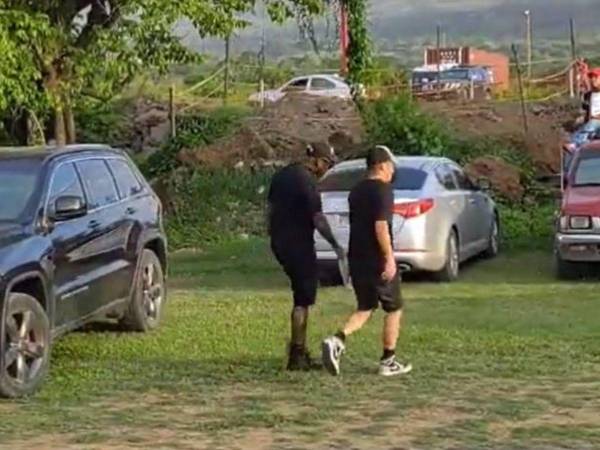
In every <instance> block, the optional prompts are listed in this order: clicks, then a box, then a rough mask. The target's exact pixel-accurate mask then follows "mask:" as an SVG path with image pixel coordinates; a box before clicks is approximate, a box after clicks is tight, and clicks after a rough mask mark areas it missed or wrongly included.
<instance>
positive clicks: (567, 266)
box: [554, 253, 580, 281]
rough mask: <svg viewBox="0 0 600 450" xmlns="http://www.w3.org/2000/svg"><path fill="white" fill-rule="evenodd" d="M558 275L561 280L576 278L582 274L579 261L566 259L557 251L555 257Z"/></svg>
mask: <svg viewBox="0 0 600 450" xmlns="http://www.w3.org/2000/svg"><path fill="white" fill-rule="evenodd" d="M554 260H555V262H554V263H555V270H556V276H557V278H558V279H559V280H565V281H568V280H574V279H576V278H578V277H579V276H580V272H579V270H578V266H577V263H573V262H570V261H565V260H564V259H562V258H561V257H560V255H559V254H558V253H557V254H556V256H555V257H554Z"/></svg>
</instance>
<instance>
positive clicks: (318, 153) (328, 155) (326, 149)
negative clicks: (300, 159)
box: [306, 142, 337, 162]
mask: <svg viewBox="0 0 600 450" xmlns="http://www.w3.org/2000/svg"><path fill="white" fill-rule="evenodd" d="M306 155H307V156H308V157H310V158H321V159H327V160H329V161H332V162H335V161H336V159H337V158H336V156H335V150H334V149H333V147H332V146H331V145H329V144H328V143H326V142H313V143H312V144H309V145H308V146H307V147H306Z"/></svg>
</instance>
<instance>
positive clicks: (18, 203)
mask: <svg viewBox="0 0 600 450" xmlns="http://www.w3.org/2000/svg"><path fill="white" fill-rule="evenodd" d="M40 165H41V163H40V162H39V161H35V160H29V159H9V160H0V199H2V200H0V222H13V221H17V220H18V219H19V218H20V217H21V215H22V214H23V213H24V212H25V210H26V209H27V206H28V205H29V202H30V201H31V199H32V197H33V194H34V192H35V187H36V184H37V181H38V177H39V174H40Z"/></svg>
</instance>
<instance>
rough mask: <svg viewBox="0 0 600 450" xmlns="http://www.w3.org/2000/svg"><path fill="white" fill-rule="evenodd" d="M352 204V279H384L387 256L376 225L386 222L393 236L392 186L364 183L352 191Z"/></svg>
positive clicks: (364, 181)
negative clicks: (368, 277) (380, 243)
mask: <svg viewBox="0 0 600 450" xmlns="http://www.w3.org/2000/svg"><path fill="white" fill-rule="evenodd" d="M349 203H350V249H349V252H348V256H349V258H350V266H351V270H352V276H353V277H357V276H361V275H365V276H380V275H381V273H382V272H383V269H384V266H385V260H384V254H383V252H382V251H381V247H380V245H379V242H378V240H377V235H376V234H375V222H379V221H382V220H385V221H387V222H388V224H389V227H390V236H391V235H392V233H391V229H392V220H393V212H392V209H393V206H394V191H393V190H392V185H391V184H386V183H384V182H382V181H379V180H363V181H362V182H360V183H359V184H358V185H357V186H356V187H355V188H354V189H352V192H351V193H350V198H349Z"/></svg>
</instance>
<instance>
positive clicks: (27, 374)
mask: <svg viewBox="0 0 600 450" xmlns="http://www.w3.org/2000/svg"><path fill="white" fill-rule="evenodd" d="M3 342H4V345H3V346H2V349H1V350H2V353H1V354H0V358H2V364H1V365H0V366H1V367H2V373H0V396H2V397H8V398H17V397H22V396H25V395H29V394H31V393H33V392H34V391H35V390H36V389H37V388H38V387H39V385H40V384H41V383H42V381H43V380H44V377H45V376H46V372H47V371H48V365H49V362H50V322H49V320H48V316H47V315H46V311H44V308H42V305H40V303H39V302H38V301H37V300H36V299H35V298H33V297H31V296H30V295H26V294H21V293H13V294H9V296H8V302H7V304H6V314H5V317H4V341H3Z"/></svg>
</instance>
